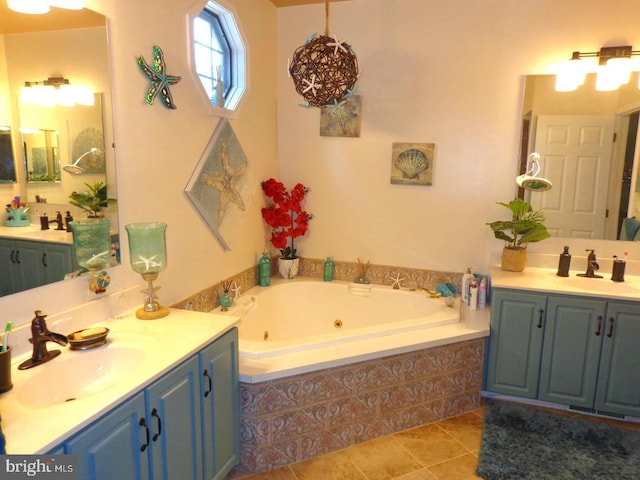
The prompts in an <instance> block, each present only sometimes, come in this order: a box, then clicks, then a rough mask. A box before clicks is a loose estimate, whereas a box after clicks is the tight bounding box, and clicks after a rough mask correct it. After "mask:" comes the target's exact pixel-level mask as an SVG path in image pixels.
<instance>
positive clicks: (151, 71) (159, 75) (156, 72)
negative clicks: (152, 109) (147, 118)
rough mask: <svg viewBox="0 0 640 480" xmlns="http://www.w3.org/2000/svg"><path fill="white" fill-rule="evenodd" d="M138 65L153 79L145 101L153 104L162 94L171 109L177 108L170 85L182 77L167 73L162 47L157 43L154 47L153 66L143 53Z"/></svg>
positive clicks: (165, 104)
mask: <svg viewBox="0 0 640 480" xmlns="http://www.w3.org/2000/svg"><path fill="white" fill-rule="evenodd" d="M138 66H139V67H140V70H142V72H143V73H144V74H145V75H146V76H147V77H148V78H149V80H151V86H150V87H149V90H147V94H146V95H145V97H144V99H145V101H146V102H147V103H148V104H149V105H153V100H154V99H155V98H156V97H157V96H158V95H160V98H161V99H162V103H163V105H164V106H165V107H167V108H171V109H175V108H177V107H176V105H175V103H173V97H172V96H171V90H169V87H170V86H171V85H175V84H176V83H178V82H179V81H180V77H177V76H175V75H169V74H168V73H167V70H166V68H167V67H166V65H165V62H164V54H163V53H162V49H161V48H160V47H158V46H157V45H156V46H154V47H153V66H149V65H148V64H147V62H146V61H145V59H144V57H142V55H141V56H139V57H138Z"/></svg>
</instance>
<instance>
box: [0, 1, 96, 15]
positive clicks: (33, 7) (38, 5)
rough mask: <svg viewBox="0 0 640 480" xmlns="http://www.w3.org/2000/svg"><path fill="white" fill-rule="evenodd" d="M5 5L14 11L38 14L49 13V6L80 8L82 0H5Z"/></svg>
mask: <svg viewBox="0 0 640 480" xmlns="http://www.w3.org/2000/svg"><path fill="white" fill-rule="evenodd" d="M7 6H8V7H9V8H10V9H11V10H13V11H14V12H18V13H28V14H32V15H39V14H43V13H49V11H50V8H49V7H57V8H64V9H67V10H82V9H83V8H84V0H7Z"/></svg>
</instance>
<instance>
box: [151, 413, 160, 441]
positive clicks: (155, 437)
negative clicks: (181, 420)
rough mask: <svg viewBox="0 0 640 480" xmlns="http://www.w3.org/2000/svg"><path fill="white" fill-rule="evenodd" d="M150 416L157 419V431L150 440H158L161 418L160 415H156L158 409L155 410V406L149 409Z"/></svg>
mask: <svg viewBox="0 0 640 480" xmlns="http://www.w3.org/2000/svg"><path fill="white" fill-rule="evenodd" d="M151 416H152V417H155V418H156V419H157V420H158V432H157V433H154V434H153V437H151V440H153V441H154V442H155V441H156V440H158V438H159V437H160V434H161V433H162V419H161V418H160V415H158V410H156V409H155V408H154V409H153V410H151Z"/></svg>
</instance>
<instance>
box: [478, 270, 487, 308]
mask: <svg viewBox="0 0 640 480" xmlns="http://www.w3.org/2000/svg"><path fill="white" fill-rule="evenodd" d="M486 306H487V280H486V279H485V277H482V279H481V280H480V285H479V286H478V310H482V309H483V308H484V307H486Z"/></svg>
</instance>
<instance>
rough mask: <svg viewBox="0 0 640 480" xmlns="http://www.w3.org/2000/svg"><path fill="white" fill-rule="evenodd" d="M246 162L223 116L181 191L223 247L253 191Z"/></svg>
mask: <svg viewBox="0 0 640 480" xmlns="http://www.w3.org/2000/svg"><path fill="white" fill-rule="evenodd" d="M248 167H249V162H248V160H247V157H246V155H245V153H244V150H243V149H242V145H241V144H240V141H239V140H238V137H236V134H235V132H234V131H233V128H231V124H230V123H229V121H228V120H227V119H226V118H225V119H222V120H221V121H220V123H219V124H218V126H217V127H216V130H215V131H214V132H213V135H212V136H211V139H210V140H209V143H208V144H207V147H206V148H205V150H204V153H203V154H202V157H201V158H200V161H199V162H198V165H197V166H196V168H195V170H194V172H193V174H192V176H191V179H190V180H189V183H188V184H187V186H186V187H185V194H186V195H187V198H188V199H189V200H190V201H191V203H192V204H193V206H194V207H195V209H196V211H197V212H198V214H199V215H200V217H201V218H202V219H203V220H204V222H205V223H206V224H207V226H208V227H209V230H211V232H212V233H213V235H214V236H215V237H216V239H217V240H218V242H219V243H220V245H221V246H222V248H223V249H224V250H230V249H231V243H232V241H233V238H234V236H235V233H236V231H237V228H238V226H239V225H240V223H241V221H242V218H243V216H244V212H245V210H246V205H247V204H248V203H249V202H250V201H251V198H252V197H253V195H254V193H255V191H254V190H255V188H254V189H253V190H252V189H251V185H254V187H255V185H256V182H254V181H252V178H251V175H250V173H249V171H248Z"/></svg>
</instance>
